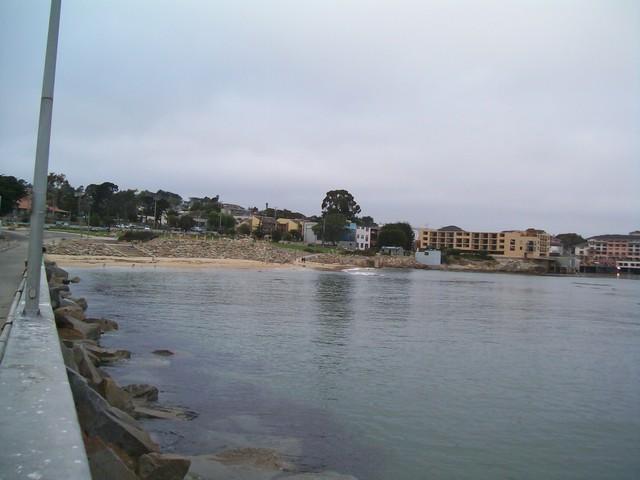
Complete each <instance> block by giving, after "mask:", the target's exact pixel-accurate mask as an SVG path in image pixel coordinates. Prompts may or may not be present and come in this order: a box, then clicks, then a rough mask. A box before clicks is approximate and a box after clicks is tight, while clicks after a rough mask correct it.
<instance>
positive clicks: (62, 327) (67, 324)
mask: <svg viewBox="0 0 640 480" xmlns="http://www.w3.org/2000/svg"><path fill="white" fill-rule="evenodd" d="M64 308H67V307H64ZM58 310H61V309H58ZM56 326H57V327H58V335H59V336H60V338H62V339H65V340H78V339H89V340H98V339H99V338H100V334H101V330H100V327H99V326H98V325H96V324H92V323H87V322H83V321H82V320H79V319H77V318H76V317H73V316H71V315H60V314H56Z"/></svg>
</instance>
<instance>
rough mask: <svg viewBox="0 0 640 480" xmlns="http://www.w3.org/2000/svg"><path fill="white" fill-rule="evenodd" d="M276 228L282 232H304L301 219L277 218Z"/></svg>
mask: <svg viewBox="0 0 640 480" xmlns="http://www.w3.org/2000/svg"><path fill="white" fill-rule="evenodd" d="M276 228H277V229H278V231H279V232H280V233H282V234H284V233H292V232H298V233H300V234H302V232H301V230H302V226H301V225H300V221H299V220H292V219H291V218H278V219H277V220H276Z"/></svg>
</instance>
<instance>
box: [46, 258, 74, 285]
mask: <svg viewBox="0 0 640 480" xmlns="http://www.w3.org/2000/svg"><path fill="white" fill-rule="evenodd" d="M45 271H46V273H47V281H48V282H49V284H61V283H62V281H63V280H66V279H68V278H69V272H67V271H66V270H63V269H62V268H60V267H58V266H57V265H56V264H55V263H50V264H45Z"/></svg>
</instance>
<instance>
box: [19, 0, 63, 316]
mask: <svg viewBox="0 0 640 480" xmlns="http://www.w3.org/2000/svg"><path fill="white" fill-rule="evenodd" d="M60 1H61V0H51V12H50V14H49V34H48V37H47V53H46V56H45V61H44V75H43V79H42V98H41V100H40V121H39V124H38V143H37V146H36V163H35V167H34V170H33V193H32V197H31V231H30V233H29V260H28V264H27V266H28V269H27V300H26V304H25V308H24V312H25V314H29V315H36V314H39V303H40V269H41V268H42V239H43V230H44V218H45V213H46V208H47V171H48V168H49V142H50V140H51V113H52V111H53V85H54V81H55V76H56V55H57V52H58V30H59V28H60Z"/></svg>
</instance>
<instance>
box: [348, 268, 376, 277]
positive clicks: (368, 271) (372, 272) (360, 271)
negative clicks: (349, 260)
mask: <svg viewBox="0 0 640 480" xmlns="http://www.w3.org/2000/svg"><path fill="white" fill-rule="evenodd" d="M342 271H343V272H344V273H348V274H349V275H363V276H365V277H380V276H382V274H381V273H379V272H378V271H377V270H376V269H375V268H347V269H345V270H342Z"/></svg>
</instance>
